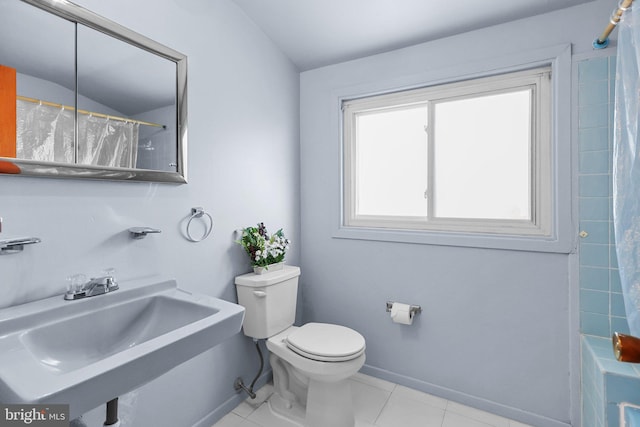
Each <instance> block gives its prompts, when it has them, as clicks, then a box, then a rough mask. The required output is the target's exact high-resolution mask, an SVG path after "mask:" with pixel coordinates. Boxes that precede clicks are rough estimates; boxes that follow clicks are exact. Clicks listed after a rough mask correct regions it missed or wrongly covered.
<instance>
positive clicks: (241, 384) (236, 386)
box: [233, 338, 264, 399]
mask: <svg viewBox="0 0 640 427" xmlns="http://www.w3.org/2000/svg"><path fill="white" fill-rule="evenodd" d="M253 342H254V343H255V344H256V350H258V356H260V370H259V371H258V374H257V375H256V377H255V378H254V379H253V381H251V385H250V386H249V387H247V386H246V385H244V382H243V381H242V378H241V377H238V378H236V381H235V383H233V388H234V389H235V390H236V391H240V390H244V391H245V392H246V393H247V394H248V395H249V397H250V398H251V399H255V398H256V394H255V393H254V391H253V386H254V385H256V381H258V378H260V375H262V369H263V368H264V358H263V357H262V350H261V349H260V340H258V339H256V338H254V339H253Z"/></svg>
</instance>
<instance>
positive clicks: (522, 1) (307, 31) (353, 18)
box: [233, 0, 616, 71]
mask: <svg viewBox="0 0 640 427" xmlns="http://www.w3.org/2000/svg"><path fill="white" fill-rule="evenodd" d="M233 1H235V3H236V4H237V5H238V6H240V8H242V9H243V10H244V12H245V13H246V14H247V15H248V16H249V17H250V18H251V19H253V21H254V22H255V23H256V24H257V25H258V26H259V27H260V28H262V29H263V31H264V32H265V33H266V34H267V35H268V36H269V37H270V38H271V39H272V40H273V41H274V42H275V43H276V45H278V46H279V47H280V49H282V51H283V52H284V53H285V54H286V55H287V56H288V57H289V58H290V59H291V60H292V61H293V63H294V64H295V65H296V66H297V67H298V68H299V69H300V70H301V71H305V70H309V69H313V68H317V67H320V66H324V65H328V64H334V63H338V62H342V61H346V60H349V59H355V58H359V57H363V56H367V55H372V54H376V53H380V52H385V51H389V50H393V49H398V48H402V47H406V46H410V45H413V44H417V43H421V42H425V41H429V40H435V39H439V38H443V37H447V36H451V35H454V34H459V33H463V32H467V31H471V30H476V29H479V28H483V27H488V26H491V25H495V24H499V23H502V22H507V21H513V20H516V19H521V18H526V17H529V16H534V15H539V14H542V13H546V12H551V11H554V10H559V9H563V8H566V7H571V6H576V5H578V4H582V3H589V2H591V1H594V0H456V1H451V0H233ZM615 3H616V2H615V1H612V8H613V7H614V6H615Z"/></svg>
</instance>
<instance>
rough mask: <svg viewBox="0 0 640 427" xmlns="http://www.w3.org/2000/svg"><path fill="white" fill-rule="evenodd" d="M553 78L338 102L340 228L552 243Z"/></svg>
mask: <svg viewBox="0 0 640 427" xmlns="http://www.w3.org/2000/svg"><path fill="white" fill-rule="evenodd" d="M550 73H551V70H550V67H544V68H537V69H533V70H526V71H519V72H512V73H508V74H502V75H498V76H492V77H486V78H480V79H475V80H467V81H462V82H456V83H451V84H445V85H439V86H432V87H427V88H421V89H413V90H407V91H402V92H395V93H389V94H384V95H376V96H370V97H366V98H359V99H352V100H345V101H343V103H342V104H343V105H342V106H343V132H344V135H343V138H344V175H343V182H344V192H343V194H344V200H343V208H344V210H343V225H344V226H346V227H365V228H383V229H410V230H411V229H413V230H435V231H452V232H465V233H491V234H502V235H525V236H526V235H533V236H549V235H550V233H551V226H550V222H551V177H550V174H551V154H550V153H551V137H550V117H551V93H550V91H551V89H550V87H551V84H550Z"/></svg>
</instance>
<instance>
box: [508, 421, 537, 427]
mask: <svg viewBox="0 0 640 427" xmlns="http://www.w3.org/2000/svg"><path fill="white" fill-rule="evenodd" d="M509 427H533V426H530V425H529V424H523V423H520V422H518V421H509Z"/></svg>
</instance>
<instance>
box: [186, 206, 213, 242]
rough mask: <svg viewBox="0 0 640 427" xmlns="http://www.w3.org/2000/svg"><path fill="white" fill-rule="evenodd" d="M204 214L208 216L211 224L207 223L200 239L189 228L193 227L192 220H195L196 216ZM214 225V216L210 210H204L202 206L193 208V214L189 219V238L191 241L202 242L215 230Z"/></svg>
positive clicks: (199, 216)
mask: <svg viewBox="0 0 640 427" xmlns="http://www.w3.org/2000/svg"><path fill="white" fill-rule="evenodd" d="M203 216H206V217H207V218H209V225H208V226H207V225H206V224H205V232H204V234H203V235H202V237H200V238H199V239H196V238H194V237H193V236H192V235H191V231H189V228H190V227H191V221H193V219H194V218H202V217H203ZM214 225H215V224H214V222H213V218H212V217H211V215H210V214H209V213H208V212H206V211H205V210H204V208H201V207H197V208H191V216H190V217H189V221H187V239H188V240H190V241H191V242H196V243H197V242H202V241H203V240H204V239H206V238H207V237H209V235H210V234H211V232H212V231H213V227H214Z"/></svg>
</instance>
